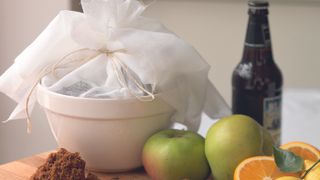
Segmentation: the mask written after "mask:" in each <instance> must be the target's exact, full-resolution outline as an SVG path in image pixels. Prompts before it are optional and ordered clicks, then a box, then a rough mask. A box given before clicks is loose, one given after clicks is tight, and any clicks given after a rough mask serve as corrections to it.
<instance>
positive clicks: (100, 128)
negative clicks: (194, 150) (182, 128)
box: [37, 85, 174, 172]
mask: <svg viewBox="0 0 320 180" xmlns="http://www.w3.org/2000/svg"><path fill="white" fill-rule="evenodd" d="M37 99H38V102H39V104H40V105H41V106H42V107H43V108H44V110H45V113H46V115H47V118H48V121H49V124H50V127H51V131H52V133H53V135H54V137H55V139H56V141H57V143H58V145H59V146H60V147H64V148H66V149H67V150H69V151H71V152H80V155H81V156H82V157H83V159H84V160H85V161H86V162H87V168H88V169H91V170H95V171H104V172H121V171H127V170H130V169H134V168H137V167H140V166H141V165H142V161H141V153H142V148H143V145H144V143H145V141H146V140H147V138H148V137H150V136H151V135H152V134H153V133H155V132H157V131H159V130H162V129H165V128H168V127H170V126H171V121H170V118H171V116H172V115H173V113H174V110H173V108H172V107H171V106H169V105H168V104H166V103H165V102H163V101H162V100H161V99H160V98H156V99H155V100H154V101H152V102H141V101H139V100H137V99H135V98H132V99H126V100H110V99H91V98H77V97H72V96H65V95H61V94H57V93H54V92H51V91H49V90H47V89H46V88H45V87H43V86H41V85H39V86H38V90H37Z"/></svg>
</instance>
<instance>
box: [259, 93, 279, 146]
mask: <svg viewBox="0 0 320 180" xmlns="http://www.w3.org/2000/svg"><path fill="white" fill-rule="evenodd" d="M263 126H264V127H265V128H266V129H267V130H268V131H269V132H270V133H271V135H272V137H273V139H274V142H275V145H276V146H279V145H280V138H281V96H275V97H268V98H265V99H264V100H263Z"/></svg>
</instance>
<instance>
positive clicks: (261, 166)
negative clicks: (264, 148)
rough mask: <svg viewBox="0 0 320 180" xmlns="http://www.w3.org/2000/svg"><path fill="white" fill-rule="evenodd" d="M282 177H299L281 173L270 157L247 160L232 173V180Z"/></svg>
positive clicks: (266, 179) (268, 179)
mask: <svg viewBox="0 0 320 180" xmlns="http://www.w3.org/2000/svg"><path fill="white" fill-rule="evenodd" d="M283 176H293V177H299V174H298V173H284V172H281V171H280V170H279V169H278V167H277V165H276V163H275V162H274V158H273V157H270V156H255V157H251V158H248V159H246V160H244V161H242V162H241V163H240V164H239V165H238V166H237V168H236V170H235V172H234V180H274V179H276V178H279V177H283Z"/></svg>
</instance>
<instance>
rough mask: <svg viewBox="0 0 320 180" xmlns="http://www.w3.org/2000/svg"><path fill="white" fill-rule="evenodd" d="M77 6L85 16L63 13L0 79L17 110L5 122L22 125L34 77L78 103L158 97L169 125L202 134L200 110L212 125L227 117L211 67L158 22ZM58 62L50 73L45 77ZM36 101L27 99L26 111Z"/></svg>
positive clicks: (86, 0)
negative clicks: (168, 111) (170, 110)
mask: <svg viewBox="0 0 320 180" xmlns="http://www.w3.org/2000/svg"><path fill="white" fill-rule="evenodd" d="M81 4H82V7H83V11H84V13H79V12H73V11H61V12H60V13H59V14H58V15H57V16H56V17H55V18H54V19H53V20H52V22H51V23H50V24H49V25H48V26H47V27H46V28H45V30H44V31H43V32H42V33H41V34H40V35H39V36H38V37H37V38H36V39H35V41H34V42H33V43H32V44H31V45H29V46H28V47H27V48H26V49H25V50H24V51H23V52H22V53H21V54H20V55H19V56H18V57H17V58H16V59H15V62H14V64H13V65H12V66H11V67H10V68H9V69H8V70H7V71H6V72H5V73H4V74H3V75H2V76H1V77H0V91H1V92H3V93H4V94H6V95H8V96H9V97H11V98H12V99H13V100H15V101H16V102H17V103H18V105H17V107H16V108H15V109H14V111H13V112H12V113H11V115H10V117H9V118H8V120H12V119H24V118H26V111H25V109H26V99H27V97H28V96H29V95H30V90H31V89H32V87H33V86H34V85H35V84H36V83H37V82H39V78H40V79H41V78H42V81H41V83H42V85H44V86H46V87H47V88H48V89H49V90H51V91H54V92H57V93H61V94H65V95H70V96H76V97H85V98H111V99H125V98H132V97H133V96H135V97H142V96H148V94H146V93H145V92H144V91H143V90H146V91H147V92H150V93H151V94H158V95H159V97H160V98H162V99H163V100H164V101H166V102H167V103H168V104H170V105H171V106H172V107H174V108H175V110H176V113H175V114H174V116H173V120H174V121H176V122H180V123H182V124H185V125H186V126H187V127H188V128H189V129H191V130H197V129H198V128H199V125H200V121H201V113H202V112H203V111H204V112H205V113H206V114H208V115H209V117H211V118H217V117H221V116H224V115H228V114H230V109H229V107H228V106H227V104H226V103H225V101H224V99H223V98H222V97H221V96H220V94H219V93H218V91H217V90H216V88H215V87H214V85H213V84H212V83H211V82H210V81H209V79H208V72H209V69H210V66H209V65H208V63H207V62H206V61H205V60H204V59H203V58H202V57H201V56H200V55H199V53H198V52H197V51H196V50H195V49H194V48H193V47H192V46H190V45H189V44H188V43H186V42H185V41H184V40H182V39H181V38H179V37H178V36H177V35H175V34H174V33H172V32H171V31H169V30H168V29H167V28H165V27H164V26H163V25H162V24H161V23H160V22H158V21H157V20H154V19H149V18H146V17H143V16H142V15H141V14H142V12H143V11H144V10H145V8H146V7H147V6H146V5H145V4H143V3H141V2H139V1H137V0H82V1H81ZM101 52H112V56H108V53H101ZM67 54H71V55H70V56H69V57H67V58H64V57H65V56H66V55H67ZM115 59H116V60H115ZM61 60H63V61H64V63H62V64H59V65H57V66H56V67H55V70H54V71H49V72H50V73H47V74H43V71H44V70H48V69H49V70H50V69H52V68H53V66H55V65H56V64H57V62H59V61H61ZM119 78H120V79H122V82H119ZM138 85H141V87H142V88H143V90H142V89H141V88H138ZM35 102H36V97H35V95H34V93H31V96H30V101H29V103H28V108H29V109H30V110H31V109H32V107H33V106H34V104H35Z"/></svg>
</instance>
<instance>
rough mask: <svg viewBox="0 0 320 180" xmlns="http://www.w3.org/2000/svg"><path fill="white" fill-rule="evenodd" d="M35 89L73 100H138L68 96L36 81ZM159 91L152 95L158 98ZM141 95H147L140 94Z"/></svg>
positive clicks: (130, 99)
mask: <svg viewBox="0 0 320 180" xmlns="http://www.w3.org/2000/svg"><path fill="white" fill-rule="evenodd" d="M37 89H38V90H39V89H40V91H43V92H45V93H48V94H50V95H52V96H56V97H60V98H67V99H70V100H75V101H83V100H86V101H108V102H119V101H136V100H138V99H137V98H136V97H131V96H130V97H127V98H120V99H112V98H91V97H76V96H69V95H65V94H60V93H57V92H54V91H50V90H49V89H48V88H47V87H45V86H43V85H42V84H41V83H38V85H37ZM160 95H161V93H157V94H155V95H154V97H155V98H159V96H160ZM141 97H142V98H143V97H148V96H141ZM141 102H152V101H141Z"/></svg>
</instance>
